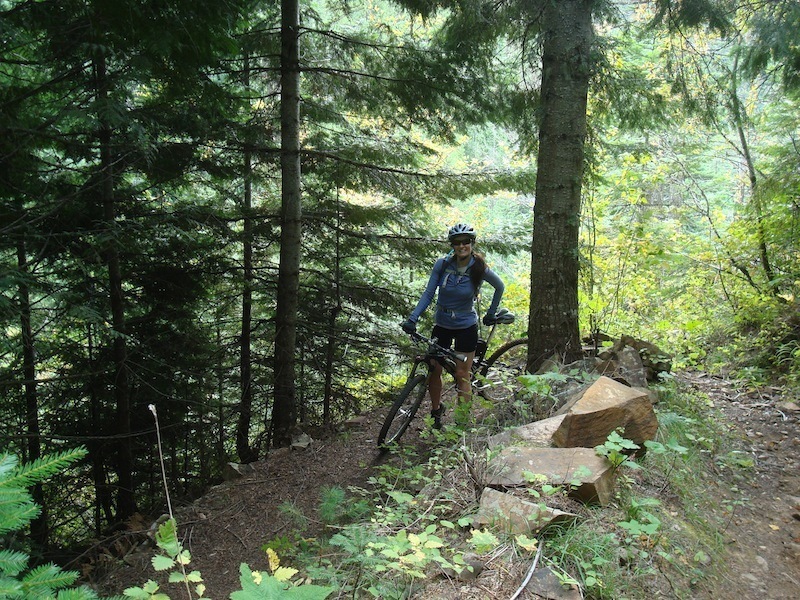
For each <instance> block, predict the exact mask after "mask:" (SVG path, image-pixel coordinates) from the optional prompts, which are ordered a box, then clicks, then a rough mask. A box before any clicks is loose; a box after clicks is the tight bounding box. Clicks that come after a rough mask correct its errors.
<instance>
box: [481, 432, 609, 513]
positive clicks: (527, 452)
mask: <svg viewBox="0 0 800 600" xmlns="http://www.w3.org/2000/svg"><path fill="white" fill-rule="evenodd" d="M526 473H533V474H535V475H543V476H544V477H546V478H547V482H546V483H549V484H550V485H564V486H566V487H567V488H569V489H570V495H571V496H573V497H575V498H578V499H580V500H582V501H583V502H599V503H600V504H603V505H605V504H608V502H609V501H610V500H611V498H612V496H613V488H614V469H613V466H612V465H611V463H610V462H609V461H608V459H606V458H605V457H602V456H598V455H597V454H595V452H594V450H593V449H591V448H523V447H518V446H511V447H509V448H505V449H503V450H502V451H501V452H500V454H498V455H497V456H496V457H495V458H493V459H492V460H491V461H490V462H489V465H488V467H487V469H486V485H489V486H492V487H520V486H526V485H528V481H529V479H528V477H526Z"/></svg>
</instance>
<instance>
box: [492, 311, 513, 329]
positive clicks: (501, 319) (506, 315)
mask: <svg viewBox="0 0 800 600" xmlns="http://www.w3.org/2000/svg"><path fill="white" fill-rule="evenodd" d="M494 318H495V322H496V323H501V324H503V325H508V324H509V323H513V322H514V319H515V318H516V317H515V316H514V313H512V312H509V310H508V309H507V308H501V309H500V310H498V311H497V313H495V315H494Z"/></svg>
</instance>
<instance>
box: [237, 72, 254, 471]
mask: <svg viewBox="0 0 800 600" xmlns="http://www.w3.org/2000/svg"><path fill="white" fill-rule="evenodd" d="M249 79H250V75H249V61H248V59H247V58H245V67H244V84H245V85H248V84H249ZM242 204H243V206H242V208H243V210H242V213H243V231H242V254H243V257H242V260H243V264H242V269H243V273H242V332H241V339H240V341H239V376H240V389H241V395H240V398H239V419H238V422H237V427H236V453H237V454H238V455H239V460H240V461H241V462H243V463H251V462H253V461H255V460H256V459H258V454H257V453H256V451H255V450H253V447H252V446H251V445H250V420H251V418H252V409H253V369H252V347H251V332H252V315H253V217H252V215H251V214H250V213H251V210H252V208H253V165H252V157H251V154H250V150H249V149H245V151H244V197H243V199H242Z"/></svg>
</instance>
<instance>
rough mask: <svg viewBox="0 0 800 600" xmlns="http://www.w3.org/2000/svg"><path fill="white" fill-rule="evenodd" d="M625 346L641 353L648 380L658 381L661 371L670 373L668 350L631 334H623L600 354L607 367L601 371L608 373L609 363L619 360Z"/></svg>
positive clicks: (600, 358)
mask: <svg viewBox="0 0 800 600" xmlns="http://www.w3.org/2000/svg"><path fill="white" fill-rule="evenodd" d="M625 348H633V349H634V350H635V351H636V353H637V354H638V355H639V358H640V360H641V361H642V367H643V369H644V372H645V376H646V378H647V380H648V381H657V380H658V374H659V373H662V372H665V373H669V372H670V370H672V357H671V356H670V355H669V354H667V353H666V352H663V351H662V350H661V349H660V348H659V347H658V346H656V345H655V344H652V343H650V342H646V341H644V340H639V339H636V338H634V337H632V336H630V335H623V336H621V337H620V338H619V339H618V340H617V341H616V342H614V345H613V346H612V347H611V348H609V349H607V350H603V351H602V352H601V353H600V354H598V359H599V360H600V363H601V365H603V368H604V369H605V371H600V372H605V373H606V374H608V373H609V371H608V364H607V363H609V362H612V363H613V362H617V361H618V360H619V357H620V355H621V353H622V352H623V350H624V349H625ZM612 372H613V371H612Z"/></svg>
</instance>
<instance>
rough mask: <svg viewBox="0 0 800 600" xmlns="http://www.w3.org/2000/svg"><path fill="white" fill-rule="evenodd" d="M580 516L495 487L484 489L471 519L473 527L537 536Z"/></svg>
mask: <svg viewBox="0 0 800 600" xmlns="http://www.w3.org/2000/svg"><path fill="white" fill-rule="evenodd" d="M577 518H578V515H575V514H572V513H568V512H564V511H563V510H558V509H557V508H550V507H549V506H545V505H544V504H535V503H533V502H528V501H527V500H523V499H522V498H517V497H516V496H512V495H511V494H506V493H505V492H499V491H497V490H494V489H492V488H488V487H487V488H484V489H483V492H482V493H481V502H480V507H479V509H478V513H477V514H476V515H475V516H474V517H473V519H472V525H473V526H474V527H484V526H486V525H489V526H491V527H493V528H499V529H500V530H501V531H504V532H506V533H511V534H515V535H516V534H520V533H524V534H529V533H535V532H537V531H540V530H542V529H544V528H545V527H547V526H548V525H552V524H553V523H563V522H564V521H574V520H575V519H577Z"/></svg>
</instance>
